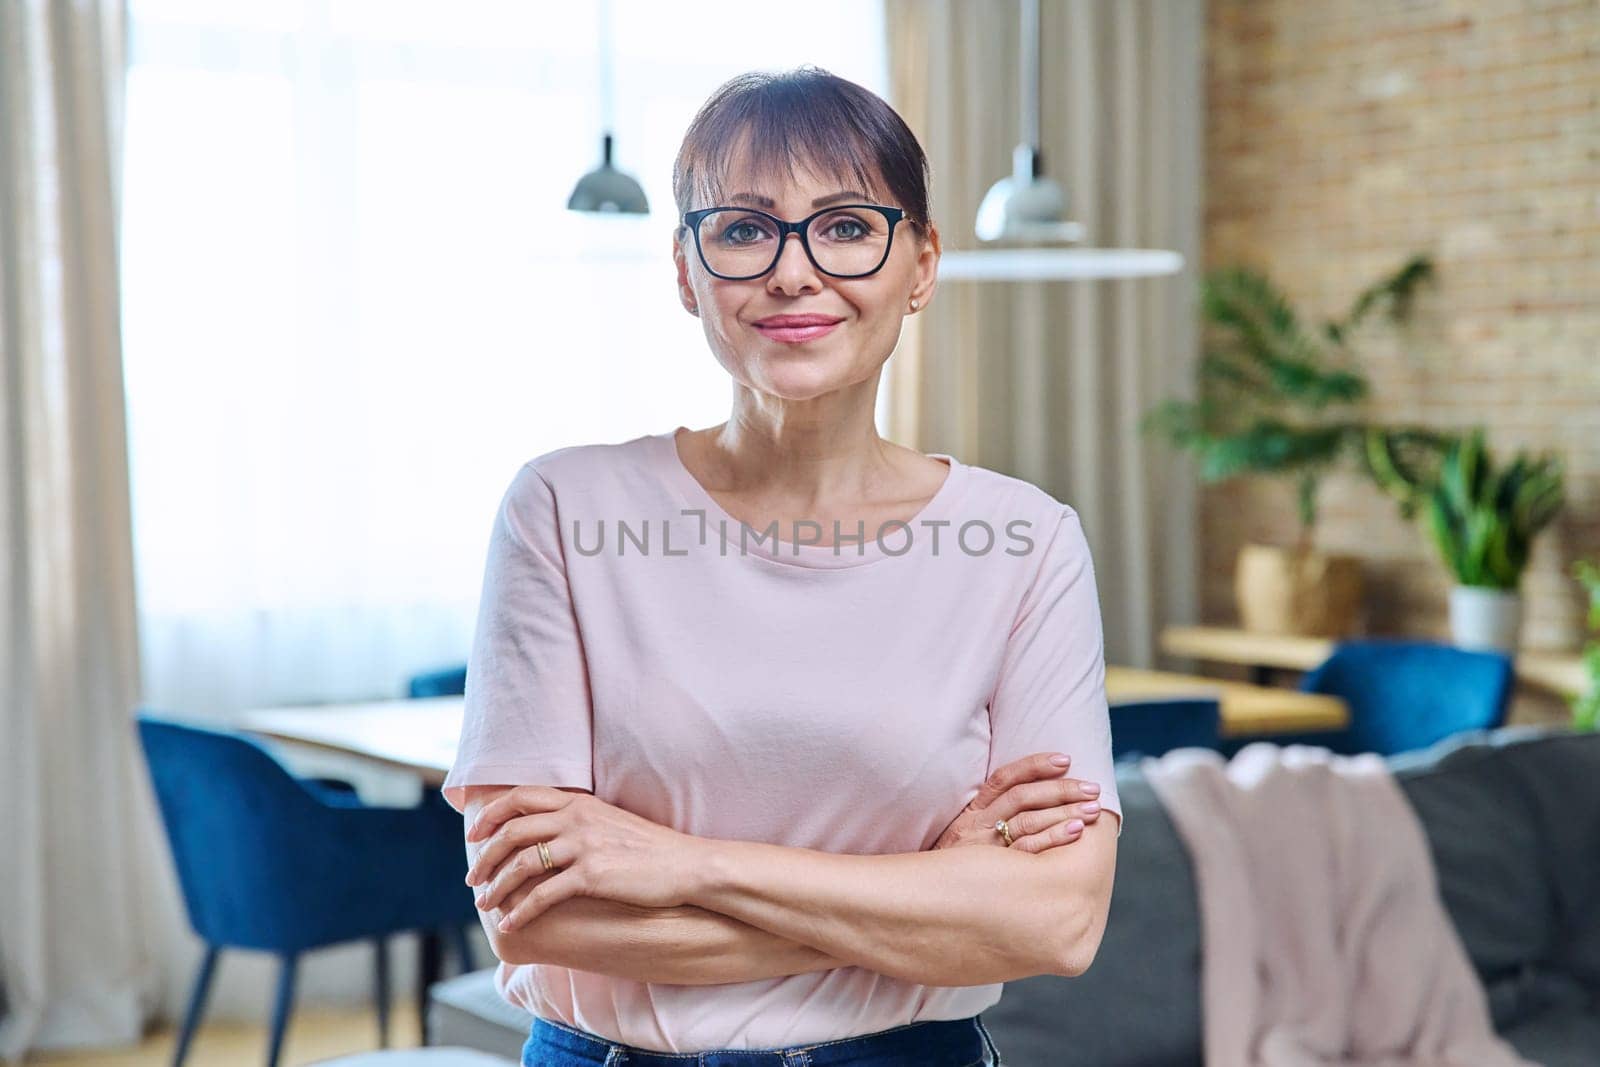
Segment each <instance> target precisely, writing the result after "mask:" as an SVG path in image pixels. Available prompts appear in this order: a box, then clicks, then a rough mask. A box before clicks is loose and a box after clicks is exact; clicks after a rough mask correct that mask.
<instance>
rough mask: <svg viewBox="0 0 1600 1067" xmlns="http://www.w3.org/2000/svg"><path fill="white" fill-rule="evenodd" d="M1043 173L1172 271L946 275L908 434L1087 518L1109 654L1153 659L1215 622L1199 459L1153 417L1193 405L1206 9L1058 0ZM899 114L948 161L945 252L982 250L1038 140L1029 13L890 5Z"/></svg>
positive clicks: (910, 365) (922, 321)
mask: <svg viewBox="0 0 1600 1067" xmlns="http://www.w3.org/2000/svg"><path fill="white" fill-rule="evenodd" d="M1040 6H1041V10H1040V72H1041V77H1042V88H1041V93H1040V105H1039V120H1040V139H1041V149H1042V153H1043V169H1044V173H1045V174H1046V175H1048V176H1049V177H1052V178H1054V179H1055V180H1056V181H1057V182H1060V183H1061V184H1062V186H1063V188H1064V189H1065V190H1066V193H1067V199H1068V205H1067V206H1068V217H1069V218H1072V219H1075V220H1077V221H1079V222H1081V223H1083V224H1084V225H1085V226H1086V228H1087V236H1086V238H1085V241H1084V242H1083V243H1084V244H1086V245H1092V246H1098V247H1112V246H1115V247H1126V248H1167V249H1173V250H1176V251H1177V252H1179V253H1181V254H1182V255H1183V257H1184V259H1185V263H1186V266H1185V269H1184V271H1183V272H1182V273H1180V274H1177V275H1168V276H1165V277H1161V278H1155V279H1138V280H1122V281H1077V282H994V281H985V282H972V281H955V280H941V281H940V283H939V285H938V288H937V289H936V290H935V292H934V295H933V299H932V301H931V303H930V305H929V306H928V308H927V310H926V312H924V313H922V314H919V315H914V316H912V317H911V318H910V320H909V321H908V325H907V329H906V331H905V333H904V334H903V335H902V338H901V344H900V347H899V349H898V350H897V352H896V354H895V356H894V357H893V358H892V359H891V360H890V363H889V367H890V372H889V374H890V381H889V385H888V388H889V391H890V404H889V408H890V419H889V426H890V436H891V437H893V438H894V439H895V440H896V441H899V442H900V443H902V444H906V445H909V446H911V447H915V448H920V449H922V450H924V451H943V452H949V453H952V454H954V455H956V456H958V457H960V458H961V459H962V460H963V461H965V462H967V463H973V464H976V465H978V466H983V467H990V468H992V469H995V470H999V471H1003V472H1005V473H1007V474H1011V475H1014V476H1016V477H1019V478H1022V479H1025V480H1026V481H1029V482H1033V483H1034V484H1036V485H1038V486H1040V487H1041V488H1044V489H1046V490H1048V491H1049V492H1051V493H1052V494H1053V495H1055V496H1056V497H1057V499H1060V500H1062V501H1063V502H1065V503H1067V504H1070V505H1071V506H1072V507H1073V508H1075V509H1076V510H1077V511H1078V513H1079V514H1080V515H1081V516H1082V518H1083V522H1084V528H1085V530H1086V532H1087V534H1088V536H1089V540H1090V547H1091V549H1092V551H1093V554H1094V558H1095V569H1096V576H1097V579H1098V581H1099V588H1100V597H1101V605H1102V613H1103V616H1104V619H1105V629H1106V658H1107V660H1108V661H1109V662H1112V663H1118V664H1126V665H1131V666H1152V665H1154V663H1155V658H1154V657H1155V654H1156V640H1157V636H1158V632H1159V628H1160V626H1161V625H1162V624H1163V623H1164V622H1166V621H1169V620H1171V621H1187V620H1192V619H1194V618H1195V617H1196V603H1197V593H1196V587H1197V581H1198V578H1197V545H1196V542H1195V537H1196V529H1197V523H1196V506H1197V505H1196V492H1195V483H1194V478H1193V474H1192V467H1191V466H1190V465H1189V464H1188V462H1187V461H1186V460H1185V459H1184V458H1183V457H1181V456H1179V455H1177V454H1175V453H1173V452H1172V451H1171V450H1170V449H1169V448H1168V447H1167V446H1165V445H1163V444H1162V443H1161V442H1160V441H1159V440H1158V439H1156V438H1152V437H1147V436H1141V434H1140V433H1139V430H1138V422H1139V419H1140V417H1141V415H1142V414H1143V413H1144V412H1145V411H1147V410H1148V409H1149V408H1151V407H1152V406H1154V405H1155V404H1156V403H1157V402H1159V401H1160V400H1162V399H1165V398H1167V397H1169V396H1192V395H1193V393H1194V388H1193V384H1192V378H1193V366H1194V362H1195V359H1196V357H1197V354H1198V329H1197V324H1196V320H1195V312H1194V308H1195V291H1196V285H1197V282H1196V278H1197V274H1196V268H1197V266H1198V263H1197V260H1198V256H1199V227H1200V210H1201V200H1200V191H1201V187H1200V181H1201V116H1202V113H1203V112H1202V100H1201V89H1202V82H1201V51H1202V43H1203V36H1204V35H1203V22H1204V5H1203V4H1202V3H1201V2H1200V0H1042V3H1041V5H1040ZM886 17H887V24H888V39H889V53H890V55H889V61H890V85H891V94H892V95H891V99H890V102H891V103H892V104H893V105H894V106H895V108H896V110H898V111H899V112H900V114H901V115H902V116H903V117H904V118H905V120H906V122H907V123H908V124H909V125H910V126H911V128H912V130H913V131H914V132H915V133H916V134H917V137H918V139H919V140H920V141H921V142H922V145H923V148H924V150H925V151H926V152H927V153H928V158H929V166H930V168H931V170H932V176H933V177H932V182H933V184H932V194H931V195H932V212H933V218H934V222H935V224H937V225H938V227H939V231H940V235H941V239H942V241H943V244H944V247H945V249H946V250H953V249H958V248H959V249H976V248H978V247H979V245H978V242H977V239H976V237H975V235H974V233H973V220H974V217H975V216H976V214H977V209H978V204H979V203H980V202H981V200H982V199H983V195H984V193H985V192H986V191H987V190H988V188H989V186H990V185H991V184H993V183H994V182H995V181H996V180H997V179H999V178H1002V177H1005V176H1006V175H1007V174H1009V173H1010V171H1011V153H1012V148H1013V147H1014V146H1015V145H1016V144H1018V143H1020V142H1021V141H1022V140H1023V138H1024V136H1025V134H1024V133H1023V131H1022V130H1021V106H1020V100H1019V87H1018V71H1019V69H1020V66H1021V63H1020V58H1019V47H1020V42H1019V40H1018V37H1019V33H1020V19H1021V4H1020V3H1019V2H1018V0H994V2H990V0H984V2H981V3H980V2H976V0H972V2H963V0H887V11H886Z"/></svg>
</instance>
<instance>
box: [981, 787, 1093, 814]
mask: <svg viewBox="0 0 1600 1067" xmlns="http://www.w3.org/2000/svg"><path fill="white" fill-rule="evenodd" d="M1099 796H1100V787H1099V785H1097V784H1096V783H1094V782H1088V781H1085V780H1083V779H1081V778H1058V779H1055V780H1054V781H1049V782H1023V783H1022V784H1021V785H1015V786H1012V787H1011V788H1010V789H1008V790H1006V792H1005V795H1003V796H1001V797H1000V798H999V799H998V800H996V801H995V802H994V803H993V804H991V805H990V806H989V814H992V815H993V816H994V817H995V818H996V819H1010V818H1012V817H1013V816H1014V815H1016V814H1018V813H1019V812H1024V811H1036V810H1039V809H1042V808H1053V807H1057V806H1059V805H1062V804H1072V803H1076V802H1079V801H1087V800H1098V799H1099Z"/></svg>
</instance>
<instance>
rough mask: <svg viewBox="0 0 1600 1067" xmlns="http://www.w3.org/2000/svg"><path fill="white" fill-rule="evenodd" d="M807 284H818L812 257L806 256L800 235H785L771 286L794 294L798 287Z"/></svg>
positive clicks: (773, 270) (774, 267) (773, 271)
mask: <svg viewBox="0 0 1600 1067" xmlns="http://www.w3.org/2000/svg"><path fill="white" fill-rule="evenodd" d="M807 282H810V283H811V284H812V285H813V287H814V286H815V284H816V282H817V272H816V269H815V266H814V265H813V264H812V262H811V257H810V256H808V255H806V249H805V246H804V245H803V244H801V243H800V235H799V234H797V233H790V234H785V235H784V238H783V248H782V249H781V250H780V251H779V252H778V262H777V263H775V264H774V265H773V267H772V276H771V281H770V283H769V284H771V285H775V286H777V287H778V288H780V289H782V290H783V291H784V292H792V291H794V289H795V288H796V287H797V286H803V285H804V284H806V283H807Z"/></svg>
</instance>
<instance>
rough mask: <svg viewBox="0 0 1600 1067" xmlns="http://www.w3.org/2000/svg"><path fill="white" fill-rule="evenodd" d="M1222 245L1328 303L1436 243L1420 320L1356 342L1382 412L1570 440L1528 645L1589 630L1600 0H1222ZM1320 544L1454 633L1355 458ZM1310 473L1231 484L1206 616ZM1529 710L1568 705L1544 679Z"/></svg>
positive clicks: (1422, 621) (1219, 495)
mask: <svg viewBox="0 0 1600 1067" xmlns="http://www.w3.org/2000/svg"><path fill="white" fill-rule="evenodd" d="M1208 3H1209V7H1208V15H1207V38H1208V39H1207V75H1206V77H1207V93H1208V98H1207V112H1208V118H1207V129H1206V146H1207V147H1206V153H1207V155H1206V229H1205V247H1204V256H1205V265H1206V266H1207V267H1216V266H1221V265H1225V264H1233V263H1240V262H1248V263H1253V264H1256V265H1258V266H1260V267H1263V268H1265V269H1266V270H1268V271H1269V273H1270V274H1271V275H1272V277H1273V278H1274V279H1275V280H1276V281H1277V282H1278V284H1279V285H1280V286H1282V287H1283V288H1284V289H1285V290H1286V291H1287V292H1288V293H1289V295H1290V297H1291V299H1292V300H1293V301H1294V302H1295V305H1296V307H1297V308H1299V309H1300V311H1301V314H1302V316H1304V317H1305V318H1307V319H1310V320H1312V321H1316V322H1320V320H1321V319H1323V318H1325V317H1331V316H1335V315H1341V314H1342V313H1343V312H1344V310H1345V309H1346V308H1347V307H1348V305H1349V302H1350V300H1351V299H1352V298H1353V297H1354V296H1355V294H1356V293H1358V292H1359V291H1360V290H1361V289H1362V288H1364V287H1365V286H1366V285H1369V284H1371V283H1372V282H1373V281H1375V280H1377V279H1378V278H1379V277H1380V276H1382V275H1383V274H1385V273H1386V272H1388V271H1390V270H1393V269H1394V268H1396V267H1398V266H1399V265H1400V264H1401V263H1402V262H1403V261H1404V260H1405V258H1406V257H1407V256H1409V255H1410V254H1412V253H1413V252H1417V251H1427V252H1429V253H1431V254H1432V255H1433V257H1434V261H1435V266H1436V270H1437V275H1438V277H1437V279H1436V281H1435V282H1433V283H1431V284H1429V285H1428V286H1427V287H1426V288H1425V289H1424V290H1423V293H1422V298H1421V299H1420V300H1419V301H1418V303H1417V304H1416V307H1415V309H1414V311H1413V315H1412V319H1411V322H1410V323H1409V324H1408V325H1407V326H1405V327H1404V328H1402V329H1399V330H1397V329H1396V328H1394V327H1392V326H1391V325H1390V324H1388V323H1387V322H1386V321H1384V320H1383V319H1381V318H1373V319H1369V320H1368V321H1367V323H1366V324H1365V325H1364V326H1363V329H1362V331H1361V333H1360V334H1359V336H1358V338H1357V341H1356V348H1357V350H1358V351H1359V352H1360V353H1361V362H1362V365H1363V368H1364V369H1365V371H1366V372H1367V374H1368V376H1369V378H1370V380H1371V383H1372V386H1373V402H1372V411H1373V413H1374V415H1375V416H1376V417H1378V418H1380V419H1385V420H1394V421H1410V422H1419V423H1424V424H1428V425H1436V426H1450V427H1457V426H1466V425H1469V424H1472V423H1482V424H1483V425H1484V426H1485V427H1486V428H1487V431H1488V441H1489V444H1490V447H1491V449H1492V450H1493V451H1494V452H1495V456H1496V459H1497V460H1501V459H1502V458H1503V457H1506V456H1508V455H1509V454H1510V453H1511V452H1512V451H1513V450H1515V449H1518V448H1529V449H1534V450H1539V449H1555V450H1559V452H1560V453H1561V454H1562V455H1563V456H1564V458H1565V462H1566V468H1567V497H1568V503H1567V508H1566V510H1565V513H1564V514H1563V515H1561V516H1560V517H1559V518H1558V520H1557V522H1556V524H1555V525H1554V526H1552V527H1550V528H1547V529H1546V531H1545V533H1544V534H1543V535H1541V538H1540V540H1539V541H1538V542H1537V543H1536V547H1535V551H1534V556H1533V561H1532V563H1531V564H1530V567H1529V570H1528V572H1527V573H1526V575H1525V577H1524V584H1523V593H1524V596H1525V600H1526V603H1525V607H1524V612H1525V620H1526V621H1525V623H1524V630H1523V639H1524V643H1525V644H1526V645H1529V646H1533V647H1555V648H1575V647H1576V646H1577V644H1578V643H1579V642H1580V641H1581V640H1582V639H1583V636H1584V631H1583V618H1582V615H1583V609H1584V604H1583V600H1582V597H1581V590H1580V588H1579V587H1578V585H1577V584H1576V582H1575V581H1573V580H1572V579H1571V578H1570V576H1569V575H1570V570H1571V564H1572V561H1573V560H1575V559H1577V558H1600V0H1579V2H1571V0H1569V2H1565V3H1557V2H1548V3H1541V2H1533V0H1523V2H1520V3H1514V2H1506V0H1431V2H1424V0H1413V2H1400V0H1387V2H1384V0H1338V2H1332V3H1306V2H1302V0H1208ZM1320 502H1321V517H1320V521H1319V523H1318V527H1317V530H1316V538H1315V540H1316V543H1317V544H1318V545H1319V546H1321V547H1323V548H1324V549H1328V550H1333V551H1348V552H1352V553H1356V554H1359V555H1360V556H1362V557H1363V558H1364V559H1365V560H1366V581H1367V585H1368V597H1367V600H1368V614H1367V618H1366V624H1365V625H1366V629H1367V631H1368V632H1370V633H1382V634H1413V635H1419V636H1435V637H1446V636H1447V635H1448V632H1449V629H1448V626H1449V624H1448V607H1447V599H1446V598H1447V595H1448V589H1449V586H1450V579H1449V577H1448V575H1447V573H1446V572H1445V570H1444V568H1443V565H1442V564H1440V563H1439V562H1438V561H1437V559H1436V557H1435V555H1434V553H1433V550H1432V549H1431V547H1430V546H1429V545H1428V544H1427V543H1426V541H1425V540H1424V538H1423V535H1422V531H1421V528H1420V527H1418V526H1412V525H1408V524H1406V523H1404V522H1402V521H1401V519H1400V518H1399V516H1398V514H1397V513H1396V511H1395V508H1394V505H1393V504H1392V503H1391V502H1390V501H1389V500H1388V499H1387V498H1385V497H1383V496H1382V495H1381V494H1380V493H1379V492H1378V491H1377V490H1376V488H1375V487H1373V486H1371V485H1370V484H1369V483H1366V482H1364V481H1362V480H1360V479H1358V478H1357V477H1355V476H1353V475H1337V476H1334V477H1332V478H1330V479H1328V480H1326V481H1325V482H1324V483H1323V490H1322V494H1321V497H1320ZM1296 525H1297V524H1296V519H1295V514H1294V506H1293V496H1292V492H1291V490H1290V487H1289V486H1288V485H1286V484H1276V483H1264V482H1259V481H1255V482H1250V483H1242V484H1237V485H1229V486H1217V487H1210V488H1207V489H1206V490H1205V492H1204V495H1203V497H1202V528H1203V546H1202V567H1203V575H1202V618H1203V620H1204V621H1207V622H1218V623H1226V622H1231V621H1233V620H1234V619H1235V618H1236V614H1235V611H1234V604H1233V591H1232V584H1231V582H1232V573H1233V564H1234V558H1235V555H1236V553H1237V552H1238V549H1239V545H1240V544H1241V543H1242V542H1243V541H1245V540H1247V539H1258V540H1264V541H1268V542H1273V543H1278V544H1288V543H1290V542H1291V541H1292V540H1293V538H1294V535H1295V532H1296ZM1512 717H1513V720H1514V721H1523V720H1535V719H1545V718H1551V717H1556V718H1564V717H1566V709H1565V707H1564V706H1563V705H1561V704H1560V703H1559V701H1557V700H1555V699H1554V698H1551V697H1541V696H1540V695H1539V694H1536V693H1530V692H1522V693H1519V696H1518V701H1517V705H1516V707H1515V709H1514V711H1513V716H1512Z"/></svg>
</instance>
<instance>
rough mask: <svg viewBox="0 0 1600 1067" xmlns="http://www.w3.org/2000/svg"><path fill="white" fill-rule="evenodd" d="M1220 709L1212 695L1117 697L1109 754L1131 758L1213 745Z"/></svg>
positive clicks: (1112, 710) (1218, 724)
mask: <svg viewBox="0 0 1600 1067" xmlns="http://www.w3.org/2000/svg"><path fill="white" fill-rule="evenodd" d="M1221 722H1222V709H1221V706H1220V704H1219V703H1218V702H1217V699H1216V698H1215V697H1199V698H1192V697H1184V698H1181V699H1160V700H1119V701H1115V702H1114V703H1112V705H1111V754H1112V756H1113V758H1115V759H1118V760H1122V759H1134V758H1137V757H1139V756H1159V755H1161V754H1162V753H1164V752H1168V751H1170V750H1171V749H1174V748H1210V749H1215V748H1216V747H1217V746H1218V743H1219V741H1220V739H1221V729H1222V726H1221Z"/></svg>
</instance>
